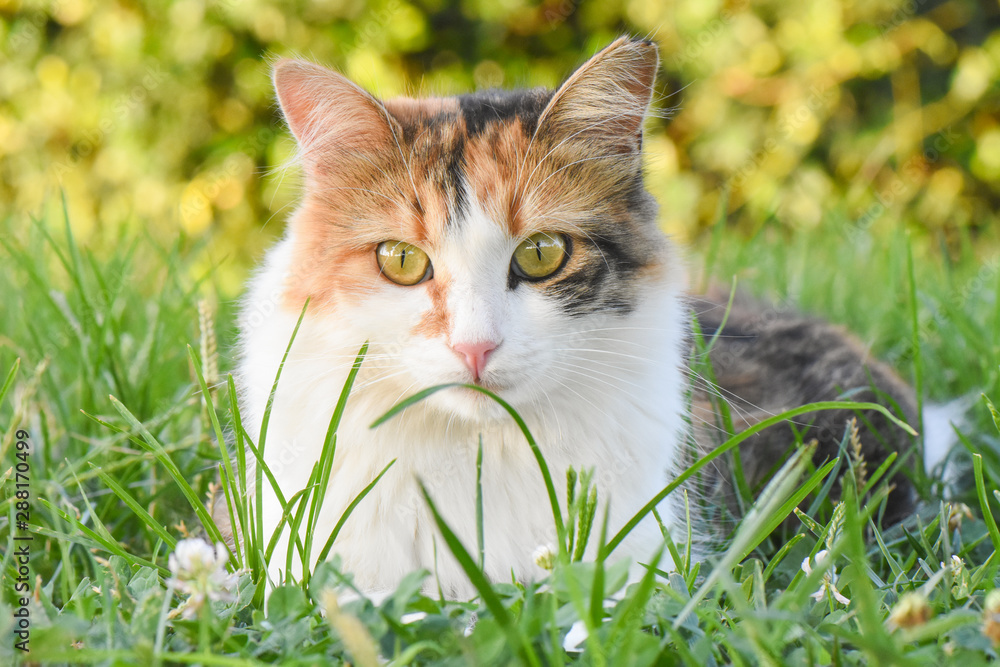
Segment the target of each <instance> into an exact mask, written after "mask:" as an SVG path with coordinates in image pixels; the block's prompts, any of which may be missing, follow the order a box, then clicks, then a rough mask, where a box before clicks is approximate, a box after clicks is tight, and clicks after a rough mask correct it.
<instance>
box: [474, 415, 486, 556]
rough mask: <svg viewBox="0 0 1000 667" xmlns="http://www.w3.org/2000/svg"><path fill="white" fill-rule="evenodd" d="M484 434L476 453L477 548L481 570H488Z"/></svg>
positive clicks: (480, 438)
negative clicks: (484, 508)
mask: <svg viewBox="0 0 1000 667" xmlns="http://www.w3.org/2000/svg"><path fill="white" fill-rule="evenodd" d="M483 530H484V528H483V434H482V433H480V434H479V450H478V451H477V452H476V547H477V548H478V549H479V569H480V570H485V569H486V535H485V533H484V532H483Z"/></svg>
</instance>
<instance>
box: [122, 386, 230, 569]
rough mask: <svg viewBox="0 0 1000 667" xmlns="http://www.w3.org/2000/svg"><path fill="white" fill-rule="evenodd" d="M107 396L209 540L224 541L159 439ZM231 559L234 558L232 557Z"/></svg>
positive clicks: (124, 408)
mask: <svg viewBox="0 0 1000 667" xmlns="http://www.w3.org/2000/svg"><path fill="white" fill-rule="evenodd" d="M109 398H110V399H111V404H112V405H114V407H115V410H117V411H118V414H120V415H121V416H122V417H123V418H124V419H125V421H126V422H128V424H129V426H130V427H131V428H132V429H133V430H134V431H138V432H139V433H140V434H141V435H142V439H141V440H140V441H139V442H141V443H143V446H144V447H145V448H146V449H147V450H148V451H149V452H150V453H152V454H153V456H154V457H156V460H157V461H159V462H160V464H161V465H162V466H163V467H164V468H165V469H166V471H167V473H168V474H169V475H170V478H171V479H173V480H174V483H175V484H177V487H178V488H179V489H180V490H181V493H182V494H184V497H185V498H186V499H187V501H188V504H190V505H191V508H192V509H193V510H194V512H195V514H197V515H198V518H199V519H200V520H201V523H202V525H203V526H204V527H205V531H206V532H207V533H208V535H209V537H210V538H211V541H212V542H222V543H225V540H224V539H222V534H221V533H220V532H219V528H218V526H216V525H215V521H213V520H212V517H211V516H210V515H209V513H208V512H207V511H206V510H205V504H204V503H202V502H201V500H199V499H198V494H196V493H195V492H194V489H192V488H191V485H190V484H189V483H188V481H187V478H186V477H185V476H184V474H183V473H182V472H181V471H180V469H179V468H178V467H177V464H176V463H174V461H173V459H172V458H170V455H169V454H167V452H166V450H164V449H163V445H161V444H160V443H159V441H158V440H157V439H156V438H155V437H154V436H153V434H152V433H150V432H149V429H147V428H146V427H145V426H144V425H143V424H142V422H140V421H139V420H138V419H136V417H135V415H133V414H132V413H131V412H129V409H128V408H126V407H125V406H124V405H123V404H122V403H121V401H119V400H118V399H117V398H115V397H114V396H109ZM226 549H227V551H228V547H226ZM230 557H231V558H232V557H233V556H232V554H230ZM233 560H236V559H235V558H233Z"/></svg>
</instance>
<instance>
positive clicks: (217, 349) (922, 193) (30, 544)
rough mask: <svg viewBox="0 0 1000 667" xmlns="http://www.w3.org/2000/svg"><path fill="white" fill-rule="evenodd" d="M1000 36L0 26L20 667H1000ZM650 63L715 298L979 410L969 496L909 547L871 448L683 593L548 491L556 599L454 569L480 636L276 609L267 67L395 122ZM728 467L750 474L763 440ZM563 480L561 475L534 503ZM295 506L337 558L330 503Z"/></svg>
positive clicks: (915, 13)
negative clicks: (887, 502) (420, 106)
mask: <svg viewBox="0 0 1000 667" xmlns="http://www.w3.org/2000/svg"><path fill="white" fill-rule="evenodd" d="M998 12H1000V9H998V8H997V7H996V5H995V4H989V3H978V2H975V1H974V0H947V1H945V2H940V3H920V2H909V1H908V0H886V1H885V2H878V3H846V2H844V3H835V2H829V1H828V0H803V1H802V2H797V3H772V2H764V1H761V2H753V3H748V2H730V3H719V4H718V5H717V6H716V5H714V4H712V3H706V2H704V1H703V0H670V1H666V0H665V1H664V2H644V1H642V0H640V1H634V0H632V1H629V0H621V1H609V0H579V1H576V0H540V1H539V2H528V1H527V0H524V1H521V0H512V1H510V2H503V3H496V2H494V1H493V0H461V1H459V0H413V1H412V2H411V1H408V0H366V1H364V2H327V3H312V2H305V0H296V1H295V2H287V3H278V2H272V1H271V0H247V1H246V2H233V1H230V0H221V1H217V0H207V1H205V2H201V0H184V1H183V2H175V3H161V2H153V1H152V0H135V1H134V2H128V3H125V2H100V3H87V2H81V1H78V0H59V1H58V2H51V3H50V2H41V1H40V2H33V1H31V0H23V2H15V3H0V47H2V53H3V57H2V58H0V204H2V206H0V265H2V266H3V270H2V271H0V322H2V325H0V578H2V584H0V589H2V596H0V637H2V638H3V640H2V641H0V663H2V664H8V663H9V662H11V661H12V660H13V661H15V662H22V661H27V662H30V663H42V664H50V663H72V664H102V665H105V664H106V665H118V664H121V665H131V664H140V665H146V664H155V665H166V664H196V663H197V664H204V665H252V664H265V663H266V664H273V663H280V664H289V665H297V664H309V665H313V664H326V663H331V664H340V663H350V664H354V665H365V666H367V665H374V664H394V665H396V664H398V665H403V664H433V665H445V664H463V665H464V664H512V663H513V664H528V665H536V664H537V665H542V664H546V665H549V664H556V665H559V664H577V663H580V664H595V665H604V664H607V665H624V664H628V665H633V664H634V665H646V664H663V665H671V664H690V665H723V664H733V665H756V664H762V665H799V664H803V665H827V664H839V665H849V664H857V665H882V664H886V665H888V664H913V665H942V664H962V665H963V667H971V665H973V664H980V663H986V662H991V661H995V660H996V659H997V657H998V655H997V651H998V647H1000V593H997V592H996V589H995V587H996V584H997V581H998V578H997V574H998V572H997V570H998V567H1000V556H998V555H997V549H1000V531H998V528H997V526H996V523H995V520H994V516H995V515H997V512H998V511H1000V493H998V489H1000V416H998V414H997V412H996V411H995V410H994V409H993V408H992V404H991V403H990V401H992V402H993V403H1000V235H998V230H1000V225H998V222H1000V216H998V214H997V211H998V210H1000V122H998V120H997V118H998V115H997V109H998V108H1000V65H998V63H1000V28H998V27H997V26H998V25H1000V24H998V23H997V21H998ZM621 34H632V35H644V36H649V37H650V38H652V39H654V40H655V41H656V42H657V43H658V44H659V46H660V49H661V68H660V76H659V78H658V83H657V89H656V92H657V95H656V100H655V103H654V112H653V113H652V114H651V116H650V118H649V119H648V122H647V125H646V129H647V135H646V137H645V139H644V147H645V151H646V165H645V166H646V178H647V185H648V187H649V189H650V191H651V192H652V193H653V194H654V196H655V197H656V198H657V199H658V201H659V204H660V220H659V222H660V225H661V227H662V228H663V229H664V231H666V232H667V233H669V234H670V235H671V236H672V237H673V238H674V239H675V240H676V241H677V242H678V244H679V245H681V246H682V247H683V248H684V249H685V254H686V257H687V263H688V271H689V275H690V277H691V283H692V286H693V287H694V288H699V287H702V286H705V285H707V284H709V283H710V282H711V283H714V284H716V285H721V286H723V287H724V288H725V287H729V288H732V289H736V290H740V291H744V292H747V293H749V294H753V295H757V296H759V297H761V298H762V299H765V300H767V301H768V302H770V303H771V304H774V306H775V308H777V309H779V310H780V309H793V308H794V309H800V310H802V311H805V312H809V313H812V314H815V315H818V316H821V317H824V318H826V319H828V320H830V321H832V322H835V323H838V324H841V325H844V326H845V327H846V328H847V329H849V330H850V331H852V332H854V333H855V334H856V335H857V337H858V338H859V339H860V341H861V343H862V344H863V345H864V346H865V348H866V349H869V350H870V351H871V353H872V354H873V355H874V356H877V357H879V358H881V359H883V360H885V361H887V362H888V363H889V364H890V365H891V366H892V367H894V368H895V369H896V370H897V371H898V372H899V374H900V375H901V376H902V377H903V378H904V379H906V380H907V381H908V382H911V383H912V384H913V385H914V386H916V387H917V389H918V392H919V394H920V396H921V398H922V400H924V401H926V402H928V403H937V404H950V405H961V406H963V408H964V410H965V419H964V420H963V423H962V424H961V426H960V428H959V429H958V432H957V433H956V439H957V440H958V441H959V446H958V447H957V448H956V450H955V452H954V456H953V457H952V458H951V459H950V460H949V462H948V466H947V468H944V467H941V468H937V469H935V470H931V471H924V470H922V469H920V467H919V466H916V468H915V469H913V470H911V472H910V473H909V474H910V475H911V476H912V478H913V481H914V485H915V487H916V488H917V490H918V492H919V494H920V496H921V499H922V500H921V505H920V511H919V512H918V513H917V514H916V515H914V516H913V517H911V518H910V519H908V520H907V521H906V522H904V523H903V525H901V526H897V527H893V528H890V529H887V530H885V531H881V530H879V529H878V528H877V527H876V525H875V523H874V522H873V521H872V518H873V517H876V516H877V515H878V512H879V506H880V502H881V499H882V498H883V497H884V484H882V482H883V481H884V479H887V478H888V476H889V474H890V472H891V471H889V470H887V469H886V468H879V469H872V468H871V467H869V466H867V465H865V462H864V461H862V460H860V459H859V458H858V456H857V455H856V453H855V452H854V448H853V446H852V442H851V433H850V430H849V429H845V432H844V438H843V443H842V447H841V451H840V455H839V456H838V457H837V458H835V459H833V460H830V461H827V462H821V463H819V464H818V466H815V465H813V463H812V462H811V461H810V460H809V457H808V455H807V454H808V448H807V447H808V443H798V445H799V447H798V448H796V449H795V452H796V453H794V454H792V455H790V456H789V458H788V459H787V460H786V461H784V462H782V464H781V465H780V466H776V467H777V468H778V470H777V471H776V474H775V475H774V477H773V481H772V482H771V484H770V485H769V486H767V488H765V489H761V490H760V491H761V494H760V496H759V500H758V502H757V504H756V505H755V507H754V508H753V509H750V510H748V512H747V514H746V517H745V519H744V520H743V521H741V522H740V523H739V524H738V525H737V526H736V527H735V529H734V530H733V532H732V534H730V535H726V536H725V538H724V539H723V540H722V541H721V542H720V545H719V547H718V549H717V551H716V552H715V553H714V554H713V555H712V556H711V557H709V558H705V559H698V558H693V557H692V556H691V555H690V552H689V544H690V535H689V534H688V533H687V532H684V531H682V532H684V534H679V535H678V534H674V535H665V536H664V545H663V548H664V549H667V550H669V551H670V552H671V555H672V556H673V560H674V561H675V562H676V563H677V565H678V568H677V571H675V572H661V571H654V570H647V576H646V577H645V578H643V579H642V581H641V582H638V583H634V584H632V585H630V586H626V585H625V577H624V570H623V568H622V567H621V566H620V565H616V564H614V563H610V562H609V563H606V562H605V559H604V557H603V556H604V555H605V554H606V552H607V551H608V550H609V549H610V548H611V547H613V545H614V544H615V543H616V542H617V539H618V537H620V536H617V535H614V534H610V533H609V532H608V531H605V530H603V528H602V520H601V519H602V517H601V515H600V514H595V513H594V512H593V511H592V497H593V493H595V491H594V487H593V486H592V485H591V484H590V483H589V481H588V479H589V478H588V476H587V474H586V471H577V473H578V474H577V475H576V477H575V478H573V479H568V480H567V479H553V480H551V482H550V483H551V485H552V488H554V487H556V486H561V485H564V484H565V485H567V487H568V488H572V489H573V493H572V496H573V498H574V501H573V502H571V503H569V506H568V507H567V506H562V507H558V506H554V507H553V514H554V516H553V523H554V525H561V526H563V529H562V530H561V531H560V532H561V534H560V538H559V540H558V542H559V543H558V544H557V545H554V549H553V550H552V551H551V552H550V553H547V554H539V557H540V558H543V559H545V560H547V561H548V562H549V563H550V564H551V566H552V569H551V574H550V575H549V577H548V578H547V579H546V580H544V581H538V582H515V581H505V582H488V581H486V580H485V579H484V578H483V577H482V575H481V573H480V571H479V568H478V562H479V558H480V553H481V545H479V544H460V543H458V542H456V541H454V540H450V539H449V540H446V541H447V547H448V548H449V549H451V550H452V551H453V552H455V553H456V555H457V556H459V559H460V560H461V561H462V562H463V564H464V567H465V569H466V573H467V574H468V575H469V577H470V580H471V581H472V582H473V583H474V584H475V585H476V588H477V590H478V591H479V596H478V597H477V598H475V599H473V600H468V601H466V600H459V601H456V600H445V599H442V598H441V596H439V595H436V594H433V593H427V592H426V590H431V591H433V590H434V587H433V585H432V586H430V587H429V588H427V589H425V588H424V587H423V584H424V582H425V581H431V582H433V580H432V579H427V573H419V572H418V573H413V575H412V576H411V577H410V578H408V579H407V580H406V581H404V582H403V584H402V585H400V587H399V588H398V590H396V591H395V592H394V593H393V594H392V595H391V596H389V597H388V598H387V599H385V600H379V601H371V600H367V599H365V598H364V597H363V596H362V597H358V596H357V595H352V594H351V586H352V584H351V574H350V572H343V571H341V570H340V569H339V567H338V563H337V561H336V559H334V560H332V561H330V562H326V563H323V564H322V565H321V566H319V567H318V568H317V569H316V571H315V572H313V573H311V574H310V576H309V577H308V579H307V580H306V581H304V582H290V583H287V584H285V585H283V586H281V587H279V588H278V589H276V590H275V591H273V592H272V593H271V594H270V595H269V596H265V587H264V585H263V566H264V562H265V561H266V560H267V559H268V558H269V557H271V558H288V557H290V556H289V554H283V553H270V554H269V553H268V552H269V544H270V539H269V538H270V536H265V535H260V534H259V533H257V532H254V530H253V529H252V528H251V527H250V526H251V525H253V524H255V522H251V521H250V519H252V518H253V517H254V508H253V507H251V506H248V505H247V502H248V499H247V498H246V496H245V495H243V494H242V493H241V492H240V490H241V489H243V488H245V487H246V482H247V479H246V477H247V475H248V474H249V473H247V465H246V464H247V462H246V460H244V459H240V458H235V457H234V458H233V459H232V460H230V458H229V456H226V455H224V453H225V452H226V451H227V449H231V448H233V447H234V446H235V451H242V448H241V447H239V446H238V444H239V440H240V436H241V432H240V429H239V424H240V418H239V414H238V410H237V409H236V407H235V401H234V400H233V396H234V385H233V382H232V381H231V379H230V377H229V372H230V371H231V370H232V369H233V368H234V365H235V360H234V354H235V352H234V349H235V348H234V344H235V337H236V336H235V334H236V311H237V308H238V302H239V298H240V296H241V294H242V289H243V287H242V286H243V284H244V282H245V280H246V279H247V277H248V275H249V272H250V270H251V268H252V266H253V265H254V264H255V262H256V261H257V260H258V259H259V258H260V256H261V253H262V252H263V249H264V248H266V247H268V246H269V245H270V244H271V243H273V242H274V240H275V239H276V238H277V237H278V236H279V234H280V232H281V230H282V225H283V224H284V221H285V220H286V218H287V215H288V211H289V208H290V207H291V206H293V205H294V201H295V197H296V196H297V193H298V189H297V188H298V183H297V178H296V174H295V172H294V169H286V168H285V166H286V165H287V164H288V163H289V162H290V161H291V159H292V158H293V157H294V145H293V142H292V141H291V139H290V137H289V133H288V131H287V129H286V128H285V126H284V123H283V121H282V120H281V119H280V117H279V115H278V113H277V110H276V105H275V101H274V95H273V91H272V89H271V84H270V80H269V75H268V71H269V66H270V63H271V62H273V60H274V59H275V58H277V57H280V56H295V55H299V56H306V57H308V58H310V59H312V60H314V61H316V62H320V63H322V64H325V65H328V66H331V67H335V68H337V69H339V70H341V71H343V72H345V73H347V74H348V75H349V76H351V77H352V78H353V79H354V80H356V81H358V83H359V84H361V85H363V86H365V87H367V88H368V89H369V90H372V91H374V92H375V93H376V94H379V95H385V96H392V95H398V94H416V95H421V94H447V95H451V94H459V93H463V92H466V91H470V90H481V89H486V88H490V87H530V86H548V87H553V86H555V85H558V83H559V82H560V81H561V80H562V78H563V77H565V76H566V75H567V74H568V73H570V72H571V71H572V70H573V68H574V67H575V66H577V65H579V64H580V63H582V62H583V61H584V60H585V59H586V58H587V57H589V56H590V55H591V54H593V53H594V52H595V51H596V50H597V49H599V48H601V47H602V46H604V45H606V44H608V43H609V42H611V41H612V40H613V39H614V38H616V37H617V36H619V35H621ZM358 363H360V364H362V366H363V364H364V363H365V361H364V358H363V355H361V356H360V357H359V362H358ZM694 370H695V371H696V372H699V373H702V374H703V375H704V374H707V373H708V372H709V368H708V367H707V366H705V365H703V364H699V365H696V366H695V369H694ZM347 390H349V387H348V388H347ZM347 390H345V394H344V397H343V399H344V400H343V401H342V402H343V404H344V409H345V410H349V409H350V400H349V391H347ZM955 402H957V403H955ZM784 416H785V417H788V416H789V415H784ZM512 418H513V416H512ZM912 426H913V427H914V428H916V429H919V428H920V425H919V424H913V425H912ZM525 435H526V437H525V441H524V446H525V447H530V446H532V445H531V439H530V438H529V437H528V436H529V435H530V434H527V433H526V434H525ZM728 435H729V438H728V440H726V442H725V443H724V444H723V445H722V447H721V448H720V450H719V451H718V454H717V455H720V456H728V455H730V454H731V450H732V449H733V448H736V447H739V446H740V443H741V442H742V439H743V438H745V437H746V436H747V435H748V434H747V433H730V434H728ZM537 444H538V445H539V449H540V451H543V450H544V444H545V443H537ZM331 453H332V454H333V455H334V456H335V455H336V454H335V452H332V451H331ZM709 463H710V461H707V460H702V461H700V462H698V463H696V464H694V465H693V466H692V467H691V469H690V470H689V471H688V473H686V474H690V475H695V474H696V473H697V468H698V466H701V465H706V464H709ZM544 469H545V464H544V457H539V470H540V474H539V475H538V484H545V483H546V480H545V477H544V475H543V474H542V471H543V470H544ZM322 473H323V470H322V468H318V469H317V471H316V474H317V476H318V477H320V478H321V477H322ZM838 479H841V480H843V483H842V484H839V483H837V482H836V481H835V480H838ZM476 491H477V490H476V489H469V498H470V502H472V501H474V500H473V499H474V498H475V497H476V495H475V494H476ZM665 492H671V493H683V489H676V490H675V489H673V488H670V489H666V490H665ZM219 493H222V494H223V495H226V494H227V493H228V494H229V498H230V501H229V502H230V504H231V505H232V506H233V508H234V512H236V513H237V514H240V513H242V519H237V521H238V522H239V521H242V524H241V525H244V526H247V528H246V531H245V532H244V533H243V535H244V536H245V539H244V540H243V542H242V544H241V547H240V548H239V549H237V550H236V551H235V552H234V553H232V554H228V555H227V556H226V557H225V558H223V557H222V554H216V553H214V552H212V551H211V550H209V551H207V552H206V551H204V550H203V549H201V548H200V547H199V545H200V544H201V543H200V542H198V541H197V540H199V539H201V538H203V537H206V538H208V539H209V541H213V538H215V537H216V535H217V527H216V526H214V524H213V523H212V522H211V520H209V519H208V516H207V514H206V512H205V504H206V502H207V500H208V498H209V497H210V495H212V494H219ZM596 493H597V494H598V495H599V494H601V493H602V490H601V489H600V488H597V489H596ZM288 500H289V504H290V505H291V507H292V510H293V511H291V512H290V513H289V516H290V521H291V522H292V523H296V522H308V521H309V520H310V510H311V508H314V507H315V505H314V503H315V502H317V500H316V496H315V494H313V493H310V492H306V493H303V494H301V495H298V496H296V497H293V498H290V499H288ZM687 500H688V501H689V503H690V506H691V513H692V515H691V519H690V520H689V521H691V522H697V521H698V516H699V515H698V506H697V504H698V502H699V499H698V498H697V497H694V496H692V497H690V498H688V499H687ZM358 502H364V498H363V497H361V498H359V500H358ZM427 502H428V503H431V504H433V503H435V502H438V503H440V502H446V499H435V498H428V499H427ZM440 528H441V530H442V533H443V534H444V535H445V536H447V535H448V534H449V529H448V527H447V526H446V525H443V524H442V525H441V526H440ZM286 529H287V527H286ZM691 533H692V534H696V533H698V531H696V530H692V531H691ZM321 539H327V536H321ZM581 540H582V541H587V540H589V541H590V542H595V543H599V544H602V545H604V546H605V548H604V549H602V550H601V553H602V556H601V557H599V558H598V559H597V562H581V561H579V560H578V559H575V558H574V556H575V555H576V551H577V546H578V545H579V543H580V542H581ZM536 546H537V545H526V548H527V549H532V550H533V549H535V547H536ZM486 548H487V549H488V548H489V546H488V545H486ZM291 557H294V554H291ZM223 561H224V562H223ZM18 633H21V634H18ZM19 644H20V646H21V647H24V648H28V647H30V649H31V653H30V655H26V654H25V653H24V652H22V651H21V650H20V649H19V647H18V645H19Z"/></svg>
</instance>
